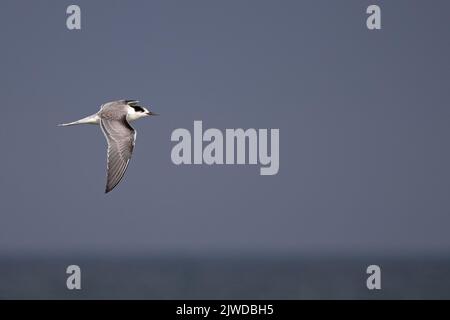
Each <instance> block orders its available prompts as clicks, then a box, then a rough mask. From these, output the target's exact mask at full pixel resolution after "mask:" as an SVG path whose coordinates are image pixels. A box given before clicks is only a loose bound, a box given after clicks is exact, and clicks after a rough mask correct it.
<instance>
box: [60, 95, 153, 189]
mask: <svg viewBox="0 0 450 320" xmlns="http://www.w3.org/2000/svg"><path fill="white" fill-rule="evenodd" d="M138 103H139V101H137V100H117V101H111V102H107V103H105V104H103V105H102V106H101V107H100V111H99V112H97V113H96V114H93V115H91V116H89V117H86V118H83V119H80V120H78V121H74V122H70V123H63V124H60V125H58V126H62V127H65V126H72V125H76V124H99V125H100V128H101V129H102V131H103V134H104V135H105V138H106V141H107V142H108V152H107V166H106V167H107V181H106V189H105V193H108V192H110V191H111V190H112V189H114V187H115V186H117V185H118V184H119V182H120V180H122V178H123V176H124V174H125V171H126V170H127V167H128V163H129V162H130V159H131V154H132V153H133V148H134V144H135V142H136V131H135V130H134V129H133V128H132V127H131V126H130V122H131V121H134V120H137V119H140V118H144V117H148V116H152V115H156V113H153V112H151V111H149V110H147V109H146V108H144V107H141V106H139V105H138Z"/></svg>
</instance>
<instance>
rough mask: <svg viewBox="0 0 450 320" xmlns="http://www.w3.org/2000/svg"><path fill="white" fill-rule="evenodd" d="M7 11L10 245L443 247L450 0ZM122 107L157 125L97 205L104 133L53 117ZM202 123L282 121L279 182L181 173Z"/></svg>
mask: <svg viewBox="0 0 450 320" xmlns="http://www.w3.org/2000/svg"><path fill="white" fill-rule="evenodd" d="M72 3H76V4H79V5H80V7H81V10H82V30H81V31H68V30H67V29H66V23H65V20H66V14H65V11H66V7H67V6H68V5H70V4H72ZM373 3H377V4H380V6H381V8H382V30H381V31H368V30H367V28H366V24H365V19H366V14H365V10H366V8H367V6H368V5H369V4H373ZM0 7H1V10H0V39H1V40H2V48H1V50H0V65H1V72H0V87H1V101H2V111H3V112H2V124H1V126H0V145H1V146H2V150H3V151H2V154H1V156H0V164H1V167H2V170H1V171H0V194H1V195H2V196H1V201H0V252H6V251H14V252H30V251H32V252H35V253H41V252H46V251H61V252H62V251H64V252H68V251H69V252H70V251H81V252H87V251H95V252H130V251H140V250H150V251H157V252H167V251H172V250H180V251H218V250H230V251H238V250H250V251H253V250H254V251H258V252H271V251H273V252H281V251H288V252H291V251H295V252H297V251H298V252H299V251H314V252H340V251H342V250H345V251H348V252H361V251H369V252H370V251H381V252H387V251H396V252H397V251H399V252H430V251H435V250H443V251H445V252H448V250H449V249H450V233H449V232H448V226H449V224H450V197H449V192H450V167H449V163H450V152H449V147H448V146H449V137H450V126H449V119H450V108H449V100H450V90H448V84H449V76H450V70H449V60H448V57H449V56H450V45H449V44H450V43H449V40H448V30H449V23H450V22H449V19H448V12H449V10H450V3H449V2H448V1H433V3H432V5H431V4H430V3H428V2H426V1H400V0H399V1H395V2H393V1H359V0H358V1H356V0H355V1H349V0H348V1H331V0H330V1H260V0H258V1H256V0H254V1H253V0H252V1H237V0H232V1H206V0H202V1H200V0H192V1H126V2H125V1H75V2H73V1H2V2H1V5H0ZM121 98H127V99H138V100H140V101H141V102H142V104H143V105H151V106H152V109H151V110H154V111H155V112H158V113H160V114H161V116H160V117H157V118H156V117H155V118H151V119H144V120H141V121H138V122H136V123H134V124H133V126H134V127H135V129H136V130H137V131H138V136H137V145H136V149H135V153H134V155H133V159H132V161H131V164H130V167H129V169H128V171H127V174H126V177H125V179H124V180H123V181H122V183H121V184H120V185H119V186H118V187H117V188H116V189H115V190H114V191H113V192H112V193H111V194H108V195H105V194H103V191H104V184H105V170H106V169H105V166H106V143H105V140H104V137H103V135H102V133H101V131H100V129H99V128H98V127H94V126H86V127H81V126H79V127H70V128H58V127H56V124H58V123H61V122H66V121H73V120H76V119H79V118H81V117H84V116H86V115H89V114H92V113H94V112H96V111H97V109H98V108H99V106H100V104H102V103H103V102H106V101H110V100H115V99H121ZM194 120H202V121H203V126H204V128H211V127H214V128H219V129H223V130H224V129H225V128H279V129H280V170H279V173H278V174H277V175H275V176H260V175H259V166H225V165H224V166H207V165H202V166H179V167H177V166H175V165H173V164H172V162H171V159H170V151H171V148H172V146H173V145H174V143H172V142H171V141H170V135H171V133H172V131H173V130H174V129H176V128H188V129H189V130H191V131H192V127H193V121H194Z"/></svg>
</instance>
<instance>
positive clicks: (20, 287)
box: [0, 255, 450, 299]
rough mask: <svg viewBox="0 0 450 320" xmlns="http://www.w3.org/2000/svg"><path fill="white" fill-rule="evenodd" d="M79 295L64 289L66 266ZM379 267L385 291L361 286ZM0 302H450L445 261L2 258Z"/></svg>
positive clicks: (449, 271) (449, 262) (449, 274)
mask: <svg viewBox="0 0 450 320" xmlns="http://www.w3.org/2000/svg"><path fill="white" fill-rule="evenodd" d="M70 264H77V265H79V266H80V268H81V279H82V282H81V283H82V289H81V290H79V291H77V290H74V291H69V290H68V289H67V288H66V278H67V276H68V275H67V274H66V272H65V271H66V267H67V266H68V265H70ZM370 264H378V265H379V266H380V267H381V270H382V278H381V283H382V289H381V290H375V291H370V290H368V289H367V287H366V279H367V276H368V275H367V274H366V273H365V270H366V268H367V266H368V265H370ZM0 299H450V258H445V259H444V258H440V257H426V258H425V257H422V258H420V257H389V258H387V257H384V258H383V257H379V258H373V257H372V258H364V257H358V256H356V257H349V256H345V257H337V256H335V257H317V256H308V255H302V256H287V255H286V256H283V255H280V256H278V255H272V256H269V255H267V256H264V255H261V256H248V255H225V256H209V255H191V256H189V255H183V256H177V255H172V256H170V255H169V256H167V255H152V256H145V255H136V256H132V255H127V256H123V255H117V256H114V255H110V256H94V255H92V256H81V255H76V256H75V255H74V256H60V255H55V256H50V255H46V256H36V255H34V256H29V257H18V256H7V255H2V256H0Z"/></svg>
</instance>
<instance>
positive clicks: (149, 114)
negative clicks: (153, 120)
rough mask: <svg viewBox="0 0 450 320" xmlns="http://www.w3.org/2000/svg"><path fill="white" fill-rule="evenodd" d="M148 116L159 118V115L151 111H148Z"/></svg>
mask: <svg viewBox="0 0 450 320" xmlns="http://www.w3.org/2000/svg"><path fill="white" fill-rule="evenodd" d="M147 115H148V116H159V114H157V113H154V112H151V111H148V112H147Z"/></svg>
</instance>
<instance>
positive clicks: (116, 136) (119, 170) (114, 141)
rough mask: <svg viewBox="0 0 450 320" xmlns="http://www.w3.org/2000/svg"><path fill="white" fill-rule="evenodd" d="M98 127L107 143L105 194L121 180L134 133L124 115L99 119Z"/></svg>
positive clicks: (128, 157) (134, 138) (134, 136)
mask: <svg viewBox="0 0 450 320" xmlns="http://www.w3.org/2000/svg"><path fill="white" fill-rule="evenodd" d="M100 127H101V128H102V131H103V134H104V135H105V137H106V141H107V142H108V161H107V172H108V173H107V182H106V189H105V193H108V192H110V191H111V190H112V189H114V187H115V186H117V184H118V183H119V182H120V180H122V178H123V176H124V174H125V171H126V170H127V167H128V163H129V162H130V159H131V154H132V153H133V149H134V143H135V141H136V131H135V130H134V129H133V128H132V127H131V126H130V124H129V123H128V122H127V120H126V116H125V115H124V116H123V117H122V118H120V119H105V118H101V120H100Z"/></svg>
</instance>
